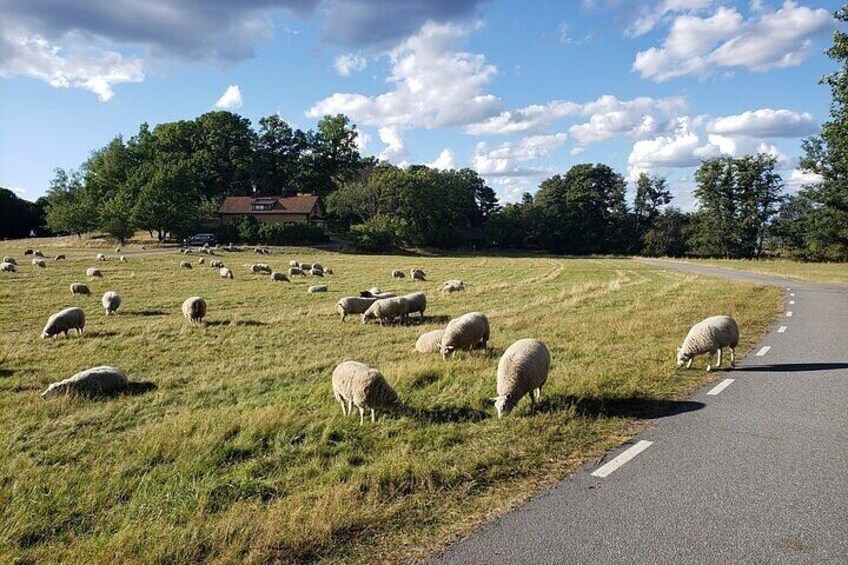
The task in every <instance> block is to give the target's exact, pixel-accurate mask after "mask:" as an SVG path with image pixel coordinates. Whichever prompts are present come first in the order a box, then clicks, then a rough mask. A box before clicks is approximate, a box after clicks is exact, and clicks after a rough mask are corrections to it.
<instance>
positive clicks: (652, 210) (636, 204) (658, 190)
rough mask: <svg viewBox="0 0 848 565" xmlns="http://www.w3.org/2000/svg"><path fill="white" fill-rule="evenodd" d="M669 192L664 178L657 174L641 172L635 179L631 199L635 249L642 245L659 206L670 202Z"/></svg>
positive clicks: (658, 213)
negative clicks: (634, 188)
mask: <svg viewBox="0 0 848 565" xmlns="http://www.w3.org/2000/svg"><path fill="white" fill-rule="evenodd" d="M671 198H672V197H671V192H670V191H669V190H668V187H667V182H666V179H665V178H663V177H659V176H653V177H652V176H649V175H648V174H647V173H641V174H640V175H639V178H638V179H637V180H636V197H635V198H634V200H633V218H634V228H633V229H634V232H635V235H636V243H637V245H636V246H635V247H636V249H634V251H637V252H638V251H639V250H640V248H641V247H642V245H644V238H645V234H647V233H648V232H649V231H650V230H651V228H653V227H654V222H656V220H657V218H658V217H659V215H660V208H661V207H662V206H665V205H666V204H668V203H669V202H671Z"/></svg>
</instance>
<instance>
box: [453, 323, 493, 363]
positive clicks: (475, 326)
mask: <svg viewBox="0 0 848 565" xmlns="http://www.w3.org/2000/svg"><path fill="white" fill-rule="evenodd" d="M488 341H489V320H488V319H487V318H486V316H484V315H483V314H481V313H480V312H469V313H468V314H463V315H462V316H460V317H459V318H454V319H453V320H451V321H450V322H448V325H447V326H446V327H445V334H444V335H443V336H442V343H441V353H442V357H443V358H445V359H447V356H448V354H450V355H454V354H455V353H456V350H457V349H466V350H471V349H474V348H475V347H478V346H482V347H483V348H484V349H485V347H486V342H488Z"/></svg>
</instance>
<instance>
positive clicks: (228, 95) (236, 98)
mask: <svg viewBox="0 0 848 565" xmlns="http://www.w3.org/2000/svg"><path fill="white" fill-rule="evenodd" d="M242 102H243V100H242V97H241V89H240V88H239V87H238V85H237V84H231V85H230V86H228V87H227V90H225V91H224V94H222V95H221V97H220V98H218V100H217V101H216V102H215V108H216V109H218V110H238V109H239V108H241V105H242Z"/></svg>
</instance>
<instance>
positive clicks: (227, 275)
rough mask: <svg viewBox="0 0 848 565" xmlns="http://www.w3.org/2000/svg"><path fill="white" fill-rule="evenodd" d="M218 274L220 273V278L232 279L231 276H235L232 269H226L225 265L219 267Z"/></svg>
mask: <svg viewBox="0 0 848 565" xmlns="http://www.w3.org/2000/svg"><path fill="white" fill-rule="evenodd" d="M218 274H219V275H221V278H222V279H233V278H235V277H234V276H233V271H232V270H231V269H228V268H227V267H221V268H220V269H219V270H218Z"/></svg>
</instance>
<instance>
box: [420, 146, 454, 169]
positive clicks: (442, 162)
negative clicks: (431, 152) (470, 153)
mask: <svg viewBox="0 0 848 565" xmlns="http://www.w3.org/2000/svg"><path fill="white" fill-rule="evenodd" d="M427 166H428V167H431V168H433V169H442V170H451V169H456V155H454V153H453V149H451V148H450V147H445V148H444V149H442V151H441V153H439V156H438V157H436V160H435V161H433V162H432V163H427Z"/></svg>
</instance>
